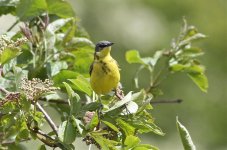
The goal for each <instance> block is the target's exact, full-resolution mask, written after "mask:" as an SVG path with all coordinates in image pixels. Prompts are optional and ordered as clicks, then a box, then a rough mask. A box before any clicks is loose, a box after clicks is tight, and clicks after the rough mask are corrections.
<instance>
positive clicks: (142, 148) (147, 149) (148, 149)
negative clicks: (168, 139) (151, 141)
mask: <svg viewBox="0 0 227 150" xmlns="http://www.w3.org/2000/svg"><path fill="white" fill-rule="evenodd" d="M132 150H159V149H158V148H157V147H155V146H153V145H148V144H139V145H137V146H135V147H134V148H133V149H132Z"/></svg>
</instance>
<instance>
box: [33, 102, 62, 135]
mask: <svg viewBox="0 0 227 150" xmlns="http://www.w3.org/2000/svg"><path fill="white" fill-rule="evenodd" d="M35 105H36V106H37V107H38V109H39V110H40V111H41V112H42V113H43V115H44V117H45V119H46V121H47V122H48V123H49V125H50V127H51V128H52V129H53V131H54V133H55V134H56V136H58V132H57V130H58V128H57V126H56V125H55V123H54V122H53V120H52V119H51V118H50V116H49V115H48V114H47V112H46V111H45V110H44V109H43V107H42V106H41V105H40V104H39V103H38V102H36V103H35Z"/></svg>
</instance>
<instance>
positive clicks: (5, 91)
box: [0, 87, 9, 94]
mask: <svg viewBox="0 0 227 150" xmlns="http://www.w3.org/2000/svg"><path fill="white" fill-rule="evenodd" d="M0 92H2V93H4V94H8V93H9V91H7V90H6V89H5V88H2V87H0Z"/></svg>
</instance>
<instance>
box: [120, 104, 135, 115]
mask: <svg viewBox="0 0 227 150" xmlns="http://www.w3.org/2000/svg"><path fill="white" fill-rule="evenodd" d="M138 108H139V106H138V105H137V104H136V103H135V102H133V101H130V102H128V103H127V104H126V108H125V109H124V110H123V111H122V113H121V114H125V115H128V114H135V113H136V112H137V110H138Z"/></svg>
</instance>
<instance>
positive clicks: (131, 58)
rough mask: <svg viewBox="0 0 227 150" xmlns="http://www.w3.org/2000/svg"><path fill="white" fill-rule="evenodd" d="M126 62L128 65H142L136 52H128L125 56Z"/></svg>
mask: <svg viewBox="0 0 227 150" xmlns="http://www.w3.org/2000/svg"><path fill="white" fill-rule="evenodd" d="M125 57H126V60H127V62H128V63H130V64H131V63H139V64H144V62H143V60H142V59H141V57H140V54H139V52H138V51H137V50H129V51H127V52H126V54H125Z"/></svg>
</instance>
